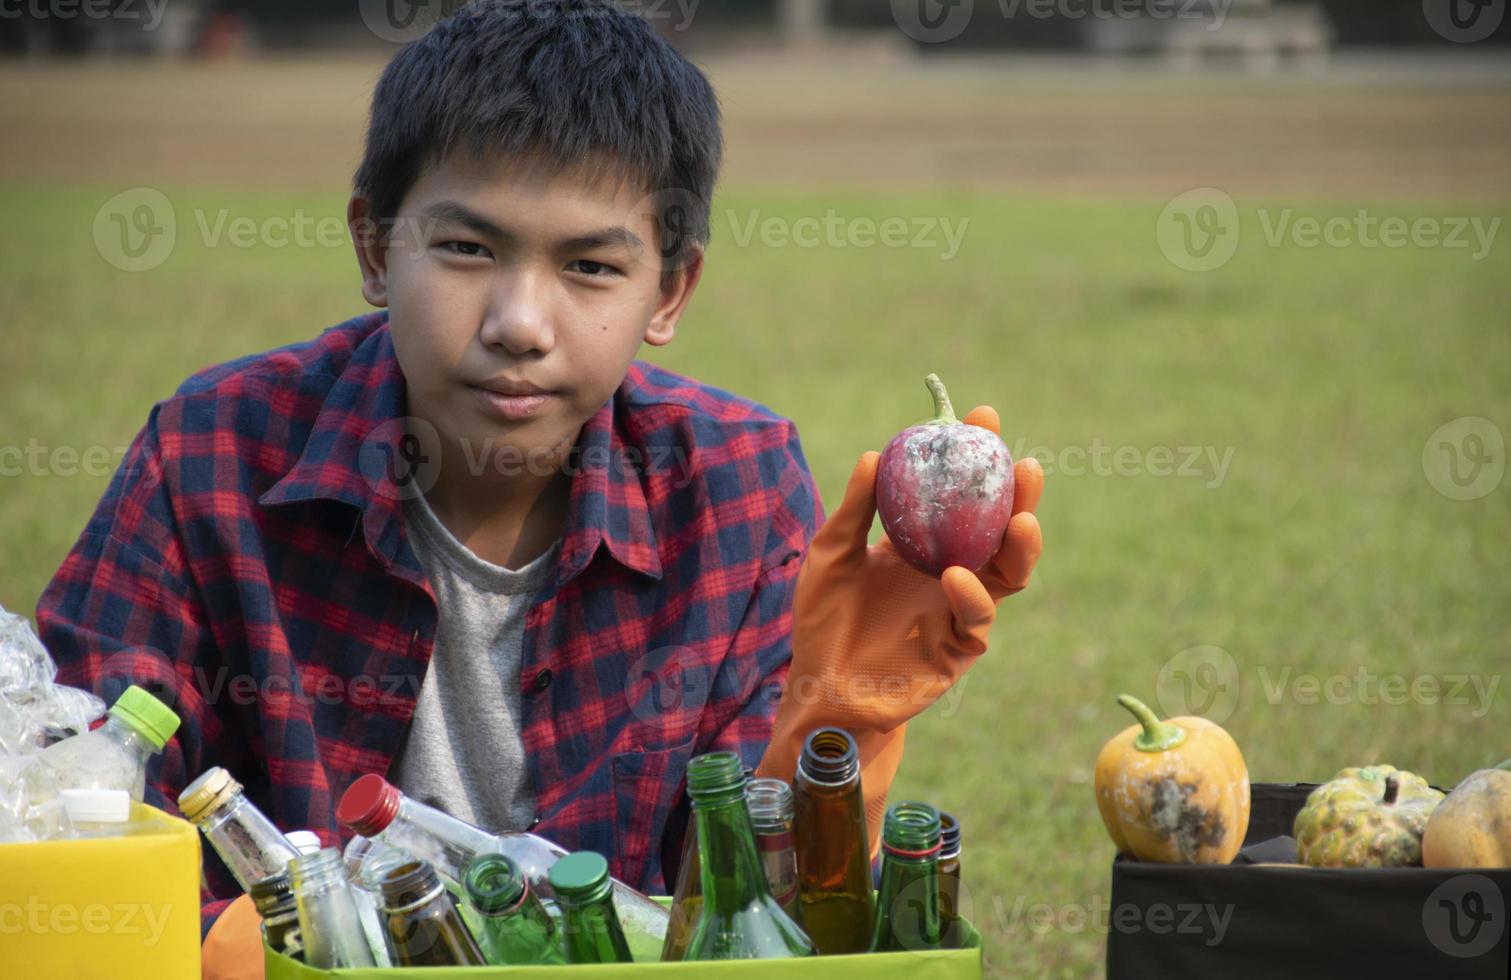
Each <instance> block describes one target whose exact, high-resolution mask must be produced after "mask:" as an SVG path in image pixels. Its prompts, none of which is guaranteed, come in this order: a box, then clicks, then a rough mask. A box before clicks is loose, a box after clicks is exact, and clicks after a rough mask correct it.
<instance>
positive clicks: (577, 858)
mask: <svg viewBox="0 0 1511 980" xmlns="http://www.w3.org/2000/svg"><path fill="white" fill-rule="evenodd" d="M550 878H551V887H552V888H553V889H555V891H556V901H557V903H558V904H560V906H561V934H562V952H563V953H564V954H565V956H566V960H567V962H568V963H633V962H634V957H633V956H631V954H630V947H629V943H628V942H627V941H626V940H625V937H624V927H623V926H622V925H621V924H620V922H619V916H618V914H617V913H616V912H615V910H614V902H613V900H612V897H611V896H612V891H613V888H612V882H613V879H612V878H610V877H609V863H608V862H607V861H605V860H604V858H603V855H602V854H598V853H596V852H594V851H576V852H574V853H572V854H568V855H567V856H566V857H564V858H562V859H561V860H560V861H557V862H556V863H555V864H553V865H551V871H550Z"/></svg>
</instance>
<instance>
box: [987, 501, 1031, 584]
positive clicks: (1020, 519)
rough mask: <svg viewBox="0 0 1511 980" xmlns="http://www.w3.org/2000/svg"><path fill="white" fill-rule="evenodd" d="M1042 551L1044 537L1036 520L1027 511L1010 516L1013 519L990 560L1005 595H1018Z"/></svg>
mask: <svg viewBox="0 0 1511 980" xmlns="http://www.w3.org/2000/svg"><path fill="white" fill-rule="evenodd" d="M1043 551H1044V535H1043V533H1042V532H1041V531H1040V529H1039V519H1038V518H1037V517H1035V516H1034V515H1033V514H1032V513H1029V512H1027V511H1025V512H1023V513H1021V514H1015V515H1013V519H1012V520H1010V521H1008V522H1007V533H1006V534H1005V535H1003V537H1002V547H1000V548H998V549H997V554H996V556H995V557H994V558H992V565H993V567H994V568H995V569H996V572H997V575H998V576H1000V578H1001V584H1002V587H1003V588H1005V589H1007V590H1008V592H1017V591H1018V590H1019V589H1021V588H1023V587H1024V586H1025V585H1027V584H1028V577H1029V576H1030V575H1032V574H1033V572H1034V566H1035V565H1037V564H1038V563H1039V555H1040V553H1042V552H1043Z"/></svg>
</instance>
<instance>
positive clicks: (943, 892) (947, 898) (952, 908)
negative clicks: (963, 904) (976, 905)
mask: <svg viewBox="0 0 1511 980" xmlns="http://www.w3.org/2000/svg"><path fill="white" fill-rule="evenodd" d="M959 908H960V821H959V820H957V819H955V815H954V814H953V813H946V812H945V811H943V810H940V811H939V920H940V923H941V924H942V925H943V927H944V930H945V934H946V935H948V934H949V933H950V932H952V931H953V929H954V925H955V916H956V914H957V910H958V909H959Z"/></svg>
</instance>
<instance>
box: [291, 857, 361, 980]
mask: <svg viewBox="0 0 1511 980" xmlns="http://www.w3.org/2000/svg"><path fill="white" fill-rule="evenodd" d="M288 868H289V880H290V882H291V883H292V884H293V886H294V902H295V904H296V905H297V906H298V909H299V941H300V942H301V943H302V944H303V945H304V961H305V962H306V963H308V964H309V965H310V966H313V967H315V968H316V969H319V970H329V969H333V968H335V967H342V966H375V965H376V964H375V963H374V962H373V957H372V950H370V949H368V947H367V936H366V935H364V934H363V932H362V922H361V920H360V919H358V918H357V905H356V902H355V901H353V899H352V893H351V886H350V885H349V884H347V881H346V865H345V863H343V862H342V860H341V852H340V851H338V850H336V849H335V848H334V847H327V848H325V849H324V850H321V851H316V852H315V853H314V854H301V855H299V856H298V857H296V858H294V859H293V860H292V861H290V862H289V865H288Z"/></svg>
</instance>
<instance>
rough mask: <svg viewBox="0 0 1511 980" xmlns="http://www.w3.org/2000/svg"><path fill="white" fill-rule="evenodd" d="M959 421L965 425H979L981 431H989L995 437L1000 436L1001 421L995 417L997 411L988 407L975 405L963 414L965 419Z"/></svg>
mask: <svg viewBox="0 0 1511 980" xmlns="http://www.w3.org/2000/svg"><path fill="white" fill-rule="evenodd" d="M960 421H962V422H964V423H965V424H966V425H979V426H981V428H983V429H990V430H992V432H994V433H996V434H997V435H999V436H1000V435H1002V420H1001V419H1000V418H998V417H997V410H996V409H995V408H992V407H991V406H990V405H977V406H976V407H975V408H973V409H971V410H970V411H969V412H966V413H965V418H963V419H961V420H960Z"/></svg>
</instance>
